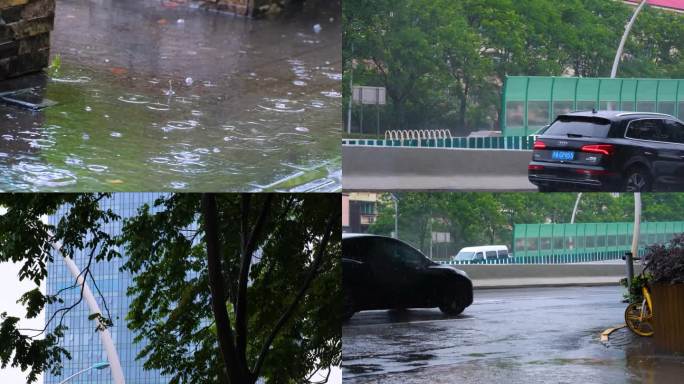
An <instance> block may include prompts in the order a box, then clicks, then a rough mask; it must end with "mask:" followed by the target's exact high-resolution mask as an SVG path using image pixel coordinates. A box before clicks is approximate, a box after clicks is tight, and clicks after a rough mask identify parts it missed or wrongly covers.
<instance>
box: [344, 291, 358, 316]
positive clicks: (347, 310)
mask: <svg viewBox="0 0 684 384" xmlns="http://www.w3.org/2000/svg"><path fill="white" fill-rule="evenodd" d="M355 312H356V307H355V304H354V297H353V296H352V294H351V292H347V291H345V292H344V299H343V303H342V320H343V321H347V320H349V319H351V318H352V316H354V313H355Z"/></svg>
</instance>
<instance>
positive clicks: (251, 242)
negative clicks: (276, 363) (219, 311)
mask: <svg viewBox="0 0 684 384" xmlns="http://www.w3.org/2000/svg"><path fill="white" fill-rule="evenodd" d="M271 200H273V195H272V194H268V195H266V201H264V205H263V207H262V208H261V212H260V213H259V217H258V218H257V222H256V223H255V225H254V228H253V229H252V230H251V231H249V211H250V201H251V195H249V194H243V195H242V209H241V210H242V228H241V231H240V237H241V255H240V277H239V279H238V294H237V303H236V305H235V334H236V338H237V354H238V358H239V359H240V360H241V362H242V363H243V366H244V367H245V368H246V369H247V371H246V372H244V374H246V375H249V374H250V372H249V371H248V369H249V365H248V364H247V282H248V281H249V268H250V266H251V265H252V256H253V255H254V251H255V248H256V244H257V239H258V238H259V237H260V236H261V232H262V231H263V227H264V225H265V223H266V219H267V217H268V213H269V211H270V208H271Z"/></svg>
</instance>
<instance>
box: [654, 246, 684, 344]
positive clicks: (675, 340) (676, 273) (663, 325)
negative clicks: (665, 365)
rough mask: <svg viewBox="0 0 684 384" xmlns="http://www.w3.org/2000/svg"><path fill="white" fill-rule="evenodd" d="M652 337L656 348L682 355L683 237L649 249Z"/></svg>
mask: <svg viewBox="0 0 684 384" xmlns="http://www.w3.org/2000/svg"><path fill="white" fill-rule="evenodd" d="M646 258H647V260H648V268H649V271H650V273H651V275H650V286H651V293H652V296H653V322H654V324H653V325H654V331H655V334H654V335H653V337H654V340H655V343H656V346H657V347H658V348H659V349H662V350H665V351H668V352H673V353H684V234H680V235H677V236H675V237H674V238H673V239H672V240H671V241H670V242H669V243H668V244H665V245H654V246H651V247H649V248H648V250H647V254H646Z"/></svg>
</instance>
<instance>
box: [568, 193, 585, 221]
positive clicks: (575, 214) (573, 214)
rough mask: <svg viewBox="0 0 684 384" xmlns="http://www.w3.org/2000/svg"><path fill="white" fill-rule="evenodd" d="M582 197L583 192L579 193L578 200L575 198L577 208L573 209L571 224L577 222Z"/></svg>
mask: <svg viewBox="0 0 684 384" xmlns="http://www.w3.org/2000/svg"><path fill="white" fill-rule="evenodd" d="M581 199H582V192H579V193H577V200H575V208H573V209H572V217H571V218H570V224H575V217H576V216H577V208H579V203H580V200H581Z"/></svg>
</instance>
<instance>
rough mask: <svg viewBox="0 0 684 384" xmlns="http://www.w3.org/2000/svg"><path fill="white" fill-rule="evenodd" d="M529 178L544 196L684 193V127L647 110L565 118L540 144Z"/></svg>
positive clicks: (547, 130)
mask: <svg viewBox="0 0 684 384" xmlns="http://www.w3.org/2000/svg"><path fill="white" fill-rule="evenodd" d="M528 177H529V180H530V182H531V183H532V184H535V185H536V186H537V187H538V188H539V190H540V191H542V192H551V191H579V190H602V191H608V192H623V191H628V192H640V191H651V190H674V191H684V123H682V122H681V121H679V120H677V119H676V118H674V117H672V116H670V115H665V114H660V113H646V112H618V111H598V112H597V111H589V112H573V113H569V114H565V115H560V116H558V118H557V119H556V120H555V121H554V122H553V123H552V124H551V125H550V126H548V127H547V128H545V129H544V130H542V131H541V135H540V136H538V138H537V140H536V141H535V143H534V151H533V154H532V162H530V164H529V166H528Z"/></svg>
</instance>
